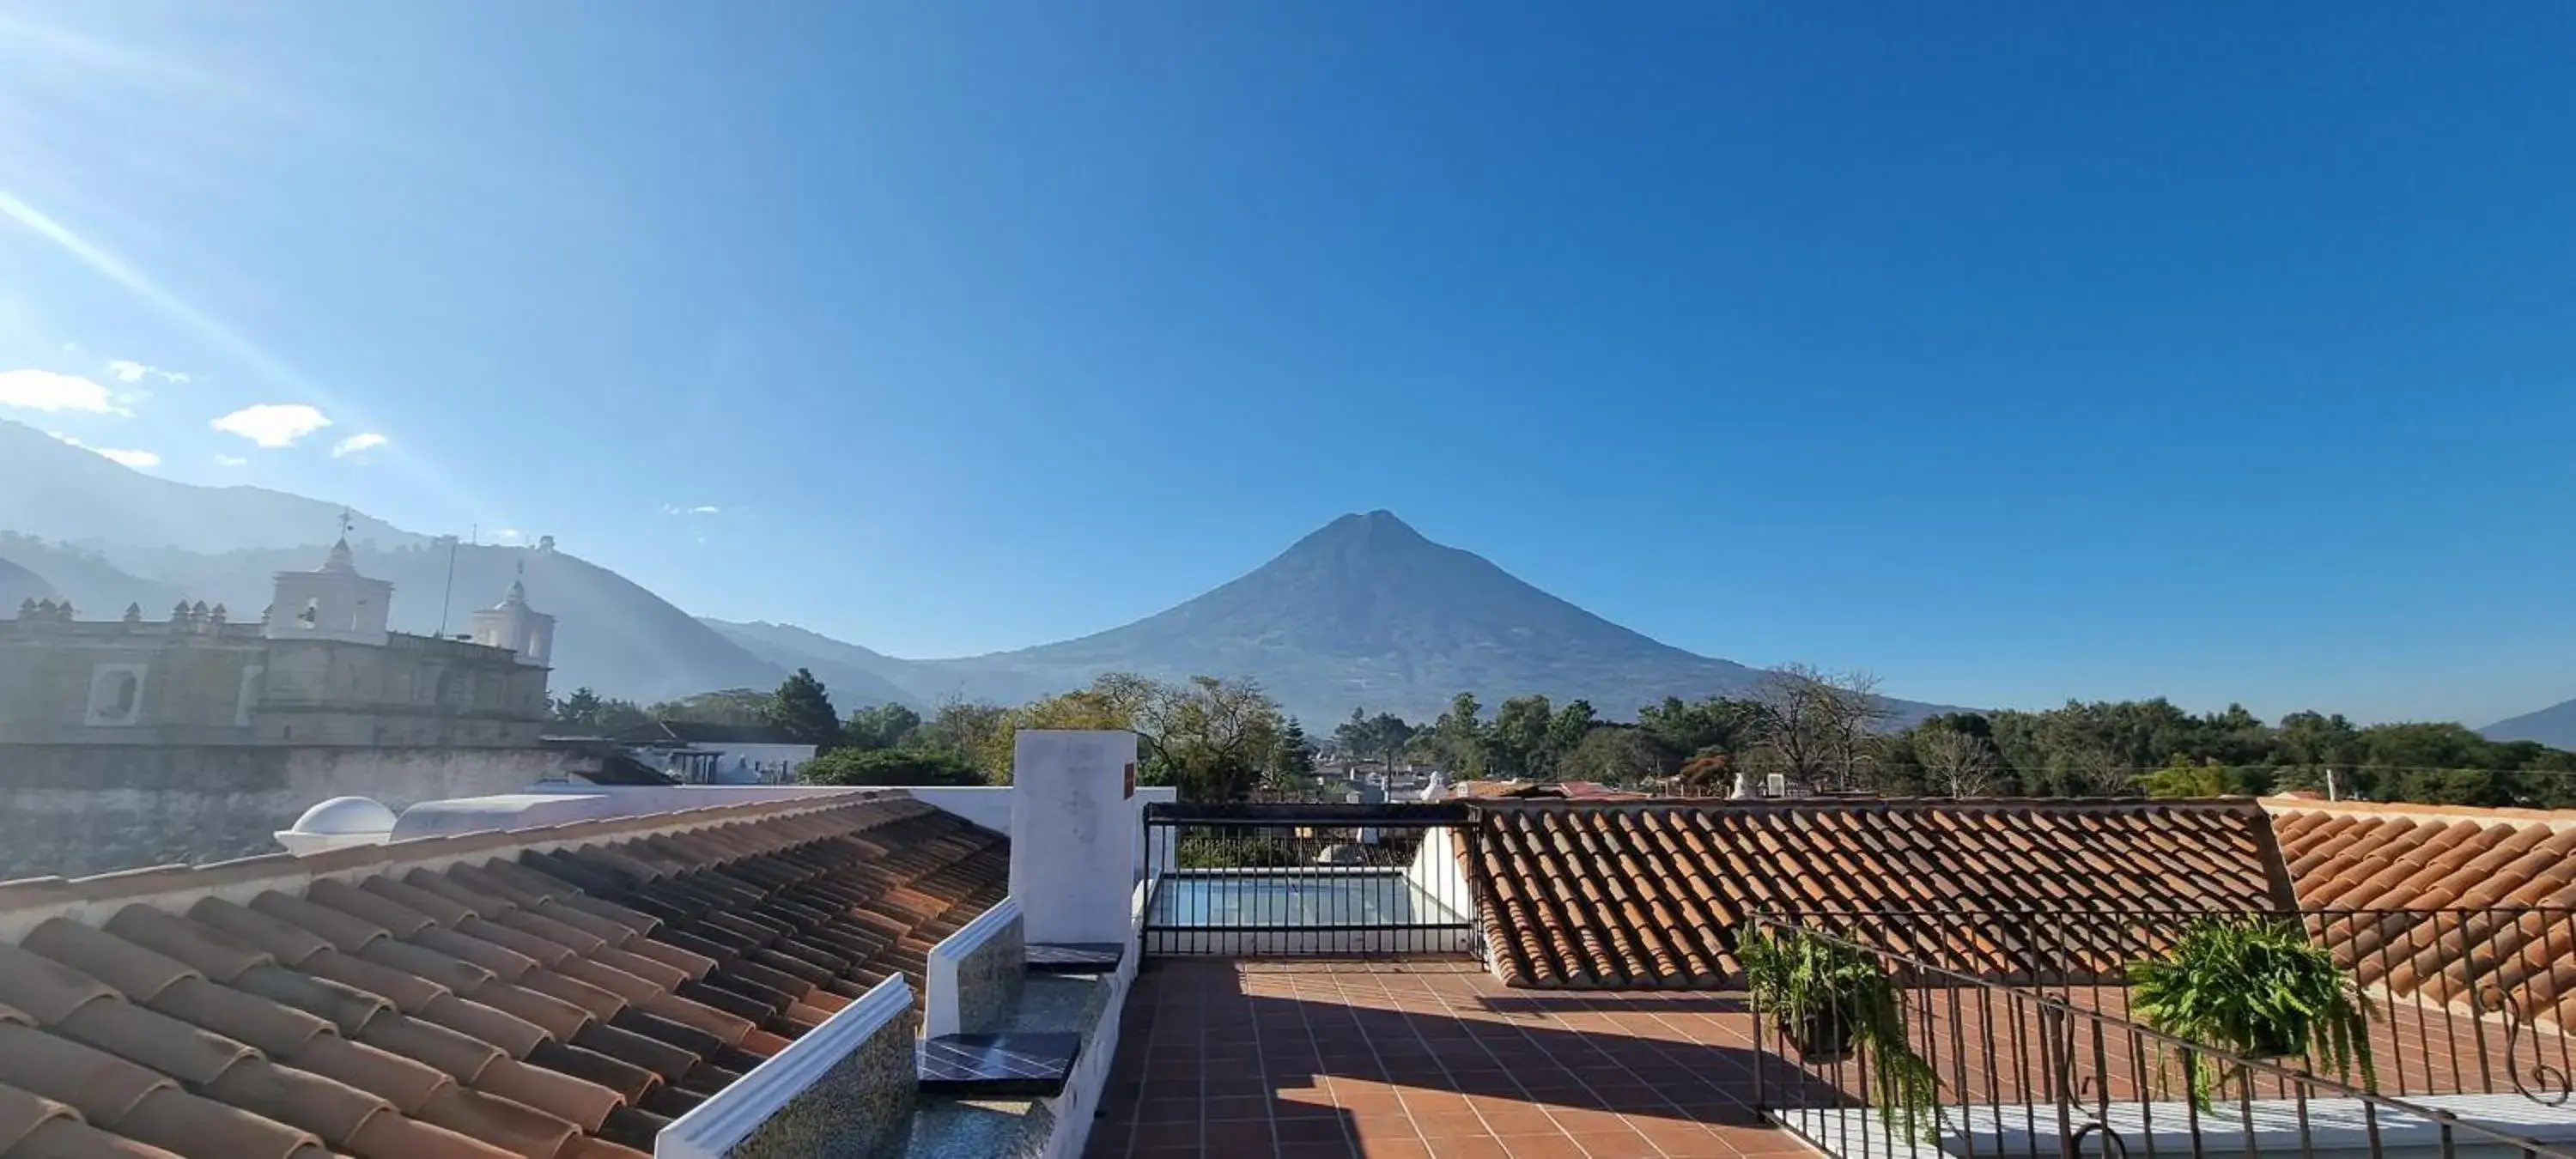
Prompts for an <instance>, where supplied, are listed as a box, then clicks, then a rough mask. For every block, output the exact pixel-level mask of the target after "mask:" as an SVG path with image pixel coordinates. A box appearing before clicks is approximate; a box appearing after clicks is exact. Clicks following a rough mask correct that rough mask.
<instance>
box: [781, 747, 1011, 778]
mask: <svg viewBox="0 0 2576 1159" xmlns="http://www.w3.org/2000/svg"><path fill="white" fill-rule="evenodd" d="M796 774H797V776H798V777H799V778H800V779H802V780H803V781H804V782H805V783H807V784H809V785H981V784H984V783H985V781H984V772H983V770H981V769H979V768H977V767H975V763H974V762H973V761H970V760H968V759H966V757H965V755H964V754H962V753H958V752H955V751H952V750H946V749H858V748H841V749H834V750H832V751H830V752H827V753H824V754H823V755H821V756H818V757H815V758H814V759H813V760H810V761H807V762H805V763H804V764H802V765H799V766H797V769H796Z"/></svg>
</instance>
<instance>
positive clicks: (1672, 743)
mask: <svg viewBox="0 0 2576 1159" xmlns="http://www.w3.org/2000/svg"><path fill="white" fill-rule="evenodd" d="M1761 718H1762V705H1761V704H1760V703H1758V702H1756V701H1751V700H1741V699H1736V698H1734V697H1726V696H1712V697H1709V698H1708V699H1706V700H1697V701H1685V700H1683V699H1682V698H1680V697H1678V696H1668V697H1665V698H1664V702H1663V703H1662V704H1649V705H1647V706H1645V707H1644V708H1640V709H1638V710H1637V727H1638V728H1639V729H1641V730H1643V731H1644V732H1645V734H1646V737H1647V739H1649V740H1651V741H1653V742H1654V744H1655V748H1656V752H1657V755H1658V757H1659V759H1660V760H1661V762H1662V764H1663V767H1664V768H1665V769H1667V770H1677V769H1680V768H1681V767H1682V766H1684V765H1687V764H1689V763H1691V762H1693V761H1695V760H1699V759H1701V758H1711V760H1710V762H1709V764H1707V765H1703V766H1702V767H1703V768H1707V767H1712V766H1714V767H1721V768H1723V767H1731V766H1732V765H1733V763H1734V758H1735V757H1736V755H1737V754H1739V753H1741V752H1743V751H1744V750H1745V749H1747V748H1750V747H1752V745H1753V742H1754V727H1755V725H1756V724H1757V723H1759V721H1760V720H1761Z"/></svg>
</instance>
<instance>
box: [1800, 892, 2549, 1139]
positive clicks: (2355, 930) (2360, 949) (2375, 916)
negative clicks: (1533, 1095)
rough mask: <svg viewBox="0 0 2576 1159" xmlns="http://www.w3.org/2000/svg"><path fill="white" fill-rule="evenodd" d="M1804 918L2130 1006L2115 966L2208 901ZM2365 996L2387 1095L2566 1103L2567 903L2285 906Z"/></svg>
mask: <svg viewBox="0 0 2576 1159" xmlns="http://www.w3.org/2000/svg"><path fill="white" fill-rule="evenodd" d="M1777 916H1779V917H1781V918H1783V919H1784V920H1789V921H1793V922H1795V923H1797V924H1799V925H1801V926H1804V927H1806V928H1808V929H1813V930H1821V931H1826V932H1830V933H1834V934H1836V935H1838V936H1841V937H1844V938H1848V939H1851V940H1854V941H1858V942H1862V943H1864V944H1867V945H1870V946H1872V947H1874V948H1877V949H1881V950H1886V951H1890V952H1893V953H1896V954H1900V955H1903V956H1905V957H1907V958H1910V959H1912V960H1916V961H1923V962H1929V963H1931V964H1933V965H1935V966H1938V967H1940V968H1942V969H1944V970H1949V971H1953V972H1956V973H1962V974H1967V975H1970V976H1973V977H1976V978H1979V979H1981V980H1984V981H1989V982H1999V983H2003V984H2007V985H2016V986H2021V987H2025V988H2029V989H2033V990H2036V991H2039V992H2041V993H2045V994H2049V995H2053V996H2055V997H2057V998H2059V999H2062V1000H2064V1001H2067V1002H2069V1003H2072V1004H2073V1005H2076V1006H2079V1007H2082V1008H2084V1009H2087V1010H2091V1011H2095V1012H2097V1013H2103V1014H2109V1015H2112V1016H2115V1017H2126V1016H2127V1015H2128V1005H2127V997H2128V986H2127V983H2128V969H2129V965H2130V964H2131V963H2133V962H2136V961H2139V960H2141V959H2144V958H2149V957H2154V956H2157V955H2160V954H2162V953H2163V952H2164V951H2165V950H2167V949H2168V948H2170V947H2171V946H2172V945H2173V944H2174V942H2175V941H2176V940H2177V939H2179V938H2180V937H2181V935H2182V934H2183V932H2184V931H2186V930H2188V929H2190V928H2191V927H2192V926H2193V925H2194V924H2195V923H2198V922H2202V921H2206V920H2209V919H2211V918H2213V917H2238V918H2242V917H2251V916H2270V917H2276V918H2278V917H2280V916H2282V915H2256V914H2252V913H2232V914H2221V913H2213V912H2211V911H2206V910H2148V911H2130V912H2122V913H2084V912H2064V913H2024V912H2010V913H2006V912H1983V911H1973V910H1951V911H1882V912H1863V911H1851V910H1813V911H1801V912H1797V913H1792V914H1782V915H1777ZM2289 920H2295V921H2297V922H2298V923H2299V924H2300V925H2301V927H2302V928H2303V929H2304V930H2305V931H2306V932H2307V934H2308V936H2309V937H2310V938H2311V939H2313V940H2315V941H2316V942H2317V943H2318V944H2320V945H2323V946H2325V947H2326V948H2327V949H2328V950H2330V951H2332V952H2333V953H2334V955H2335V958H2336V960H2337V961H2338V962H2340V963H2341V964H2342V965H2343V966H2344V967H2345V968H2346V969H2348V970H2351V971H2352V974H2353V980H2354V981H2355V982H2357V983H2358V984H2359V985H2360V986H2361V987H2362V989H2363V991H2364V992H2365V993H2366V994H2368V995H2369V997H2370V1000H2371V1004H2370V1041H2371V1045H2372V1047H2373V1057H2374V1058H2375V1059H2376V1060H2377V1063H2378V1066H2377V1071H2378V1088H2377V1089H2379V1090H2380V1091H2381V1092H2382V1093H2385V1094H2391V1095H2400V1096H2403V1095H2410V1094H2432V1095H2465V1094H2507V1093H2511V1094H2518V1095H2521V1096H2523V1097H2524V1098H2526V1099H2529V1100H2531V1101H2532V1102H2535V1103H2540V1104H2543V1105H2546V1106H2551V1107H2557V1106H2564V1105H2569V1104H2570V1095H2571V1089H2570V1087H2571V1084H2570V1082H2569V1075H2570V1074H2571V1072H2576V1036H2571V1034H2570V1033H2569V1032H2568V1030H2567V1029H2566V1027H2567V1024H2568V1021H2569V1019H2570V1017H2571V1016H2576V910H2570V909H2563V908H2531V907H2514V908H2483V909H2431V910H2321V911H2310V912H2304V913H2300V914H2296V915H2289Z"/></svg>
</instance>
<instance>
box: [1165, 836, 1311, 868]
mask: <svg viewBox="0 0 2576 1159" xmlns="http://www.w3.org/2000/svg"><path fill="white" fill-rule="evenodd" d="M1173 859H1174V861H1175V862H1176V863H1177V864H1179V866H1180V867H1181V868H1183V869H1281V868H1289V867H1293V866H1300V865H1305V864H1307V862H1306V859H1305V858H1304V857H1302V856H1300V855H1299V853H1298V851H1297V849H1296V848H1295V847H1294V846H1292V845H1290V844H1288V843H1287V842H1283V841H1277V840H1273V839H1270V838H1264V837H1248V836H1247V837H1232V836H1223V835H1193V836H1186V837H1183V838H1181V844H1180V848H1179V849H1177V850H1175V851H1174V852H1173Z"/></svg>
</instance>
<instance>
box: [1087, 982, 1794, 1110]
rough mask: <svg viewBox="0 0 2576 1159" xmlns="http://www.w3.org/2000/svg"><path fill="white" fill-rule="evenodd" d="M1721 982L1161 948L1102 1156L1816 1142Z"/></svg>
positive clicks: (1126, 1049)
mask: <svg viewBox="0 0 2576 1159" xmlns="http://www.w3.org/2000/svg"><path fill="white" fill-rule="evenodd" d="M1749 1026H1750V1022H1749V1019H1748V1017H1747V1016H1746V1015H1745V1014H1744V1013H1743V1012H1742V1008H1741V1006H1740V1004H1739V1003H1738V1002H1737V1001H1736V1000H1735V999H1733V998H1728V997H1722V996H1717V995H1710V994H1604V995H1571V994H1561V993H1560V994H1549V993H1543V992H1538V991H1529V990H1511V989H1507V988H1505V987H1504V986H1503V985H1502V984H1501V983H1500V982H1497V981H1495V980H1494V978H1493V976H1492V975H1490V974H1488V973H1486V972H1485V971H1484V970H1483V969H1482V968H1480V967H1478V966H1476V965H1475V964H1474V963H1472V962H1466V961H1456V962H1449V961H1435V960H1422V959H1407V960H1403V961H1389V962H1282V961H1275V960H1273V961H1261V962H1251V961H1231V960H1215V959H1178V960H1175V959H1164V960H1160V961H1155V962H1151V963H1148V964H1147V966H1146V969H1145V971H1144V972H1143V973H1142V974H1140V975H1138V976H1137V979H1136V987H1135V990H1134V991H1133V992H1132V993H1131V994H1130V996H1129V997H1128V1000H1127V1009H1126V1015H1125V1023H1124V1025H1123V1026H1122V1028H1121V1030H1120V1038H1119V1047H1118V1059H1117V1064H1116V1067H1115V1070H1114V1072H1113V1075H1112V1077H1111V1079H1110V1086H1109V1092H1108V1094H1107V1096H1106V1097H1105V1098H1104V1100H1103V1106H1102V1111H1101V1117H1100V1118H1099V1119H1098V1120H1097V1121H1096V1122H1095V1123H1094V1124H1093V1128H1092V1134H1091V1146H1090V1149H1089V1151H1088V1152H1087V1154H1089V1155H1091V1156H1096V1157H1134V1159H1145V1157H1148V1156H1153V1157H1164V1156H1173V1157H1177V1156H1184V1155H1207V1156H1215V1157H1219V1159H1267V1157H1274V1156H1275V1157H1277V1159H1309V1157H1312V1159H1326V1157H1333V1159H1346V1157H1350V1156H1363V1155H1364V1156H1368V1157H1370V1159H1413V1157H1430V1156H1437V1157H1440V1159H1469V1157H1487V1156H1515V1157H1525V1159H1550V1157H1554V1156H1568V1157H1583V1156H1589V1157H1591V1159H1658V1157H1664V1159H1695V1157H1709V1159H1724V1157H1734V1156H1760V1155H1790V1154H1799V1153H1805V1152H1806V1151H1807V1148H1806V1147H1805V1145H1804V1144H1802V1143H1800V1142H1798V1141H1797V1140H1796V1139H1795V1138H1794V1137H1793V1136H1791V1135H1789V1134H1788V1133H1787V1132H1784V1131H1780V1130H1776V1129H1773V1128H1770V1127H1768V1126H1766V1125H1763V1124H1762V1122H1761V1121H1760V1119H1759V1118H1757V1117H1756V1116H1755V1115H1754V1113H1753V1112H1752V1111H1751V1110H1750V1109H1749V1106H1748V1104H1749V1103H1750V1102H1751V1101H1752V1076H1753V1070H1752V1059H1753V1054H1752V1051H1751V1048H1750V1045H1749V1041H1750V1040H1749V1035H1748V1028H1749Z"/></svg>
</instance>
